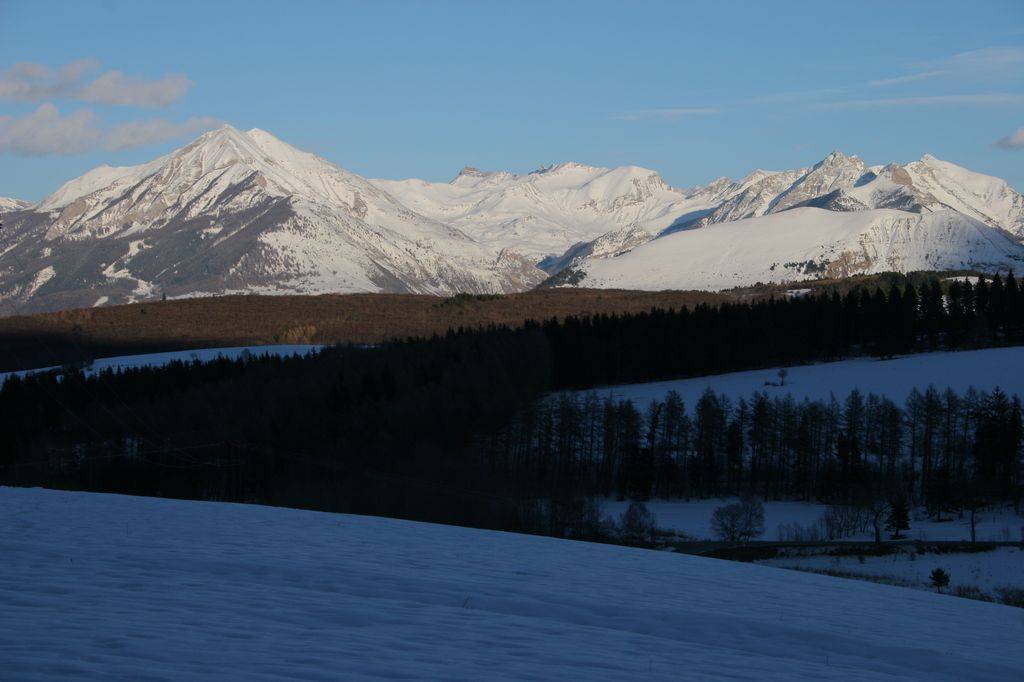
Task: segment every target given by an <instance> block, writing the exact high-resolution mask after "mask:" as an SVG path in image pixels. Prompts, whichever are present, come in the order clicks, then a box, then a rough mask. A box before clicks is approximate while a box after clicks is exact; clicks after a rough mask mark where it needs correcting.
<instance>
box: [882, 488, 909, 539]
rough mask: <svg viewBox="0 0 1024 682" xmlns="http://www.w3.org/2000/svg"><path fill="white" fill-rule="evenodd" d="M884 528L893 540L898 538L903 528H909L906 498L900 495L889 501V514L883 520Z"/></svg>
mask: <svg viewBox="0 0 1024 682" xmlns="http://www.w3.org/2000/svg"><path fill="white" fill-rule="evenodd" d="M885 529H886V530H888V531H889V532H891V533H892V537H893V539H894V540H898V539H900V538H901V537H903V536H902V535H900V533H902V532H903V531H905V530H910V508H909V507H908V506H907V500H906V498H905V497H903V496H902V495H899V496H897V497H896V498H895V499H894V500H893V501H892V502H890V503H889V516H888V518H886V520H885Z"/></svg>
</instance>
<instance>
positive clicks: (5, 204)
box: [0, 197, 32, 213]
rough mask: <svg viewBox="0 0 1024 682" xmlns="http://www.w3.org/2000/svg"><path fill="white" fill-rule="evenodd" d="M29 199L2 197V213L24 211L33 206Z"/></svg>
mask: <svg viewBox="0 0 1024 682" xmlns="http://www.w3.org/2000/svg"><path fill="white" fill-rule="evenodd" d="M31 205H32V204H30V203H29V202H27V201H22V200H21V199H11V198H9V197H0V213H8V212H10V211H23V210H25V209H26V208H28V207H29V206H31Z"/></svg>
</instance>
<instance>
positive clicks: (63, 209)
mask: <svg viewBox="0 0 1024 682" xmlns="http://www.w3.org/2000/svg"><path fill="white" fill-rule="evenodd" d="M0 254H2V255H0V294H2V295H3V296H4V297H5V298H8V299H13V300H14V301H15V302H17V303H19V304H23V305H24V306H25V307H26V308H27V309H49V308H61V307H70V306H71V305H77V306H88V305H92V304H93V303H95V302H96V301H98V300H102V301H103V302H109V303H117V302H123V301H130V300H136V299H141V298H147V297H152V296H156V295H159V294H161V293H166V294H167V295H169V296H185V295H197V294H202V293H222V292H227V291H264V292H276V291H286V292H295V291H307V292H318V291H410V292H429V293H455V292H460V291H468V292H503V291H516V290H521V289H524V288H529V287H530V286H532V285H533V284H535V283H537V282H538V281H539V280H540V279H541V278H542V277H543V273H542V272H541V271H540V270H538V269H537V268H535V267H534V266H533V265H532V264H531V263H530V262H528V261H526V260H525V259H523V258H521V257H520V256H519V255H518V254H517V253H515V252H514V251H513V250H505V251H502V250H501V249H497V248H493V247H492V246H488V245H482V244H481V243H479V242H477V241H475V240H474V239H472V238H470V237H468V236H467V235H466V234H464V233H463V232H461V231H460V230H458V229H457V228H455V227H451V226H449V225H447V224H444V223H441V222H438V221H436V220H433V219H431V218H427V217H425V216H423V215H420V214H418V213H415V212H414V211H412V210H410V209H409V208H407V207H406V206H404V205H402V204H401V203H399V202H398V201H396V200H395V199H394V198H393V197H391V196H390V195H389V194H388V193H387V192H385V191H383V190H381V189H379V188H378V187H376V186H374V185H372V184H371V183H369V182H367V181H366V180H364V179H363V178H361V177H359V176H358V175H355V174H353V173H349V172H347V171H345V170H342V169H341V168H338V167H337V166H334V165H332V164H330V163H328V162H327V161H325V160H323V159H321V158H320V157H317V156H315V155H313V154H309V153H306V152H302V151H300V150H298V149H295V148H294V147H291V146H289V145H287V144H285V143H283V142H281V141H280V140H278V139H277V138H275V137H274V136H272V135H270V134H269V133H266V132H264V131H261V130H250V131H248V132H241V131H239V130H236V129H234V128H232V127H230V126H225V127H223V128H221V129H218V130H215V131H213V132H210V133H207V134H205V135H203V136H202V137H200V138H198V139H197V140H195V141H194V142H192V143H191V144H189V145H187V146H185V147H183V148H181V149H179V150H177V151H175V152H173V153H171V154H169V155H167V156H165V157H161V158H159V159H156V160H155V161H153V162H151V163H148V164H144V165H142V166H134V167H127V168H111V167H101V168H97V169H95V170H93V171H90V172H89V173H86V174H85V175H84V176H82V177H80V178H77V179H75V180H72V181H71V182H68V183H66V184H65V185H63V186H62V187H61V188H60V189H58V190H57V192H55V193H54V194H53V195H52V196H50V197H48V198H47V199H45V200H43V201H42V202H40V204H39V205H38V206H37V207H36V208H35V210H32V211H27V212H22V213H18V214H17V216H16V219H14V220H12V221H11V225H10V226H9V228H6V229H5V230H4V232H3V234H2V236H0ZM40 273H42V274H40ZM41 280H45V281H41Z"/></svg>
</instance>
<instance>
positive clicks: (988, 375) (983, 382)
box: [581, 346, 1024, 410]
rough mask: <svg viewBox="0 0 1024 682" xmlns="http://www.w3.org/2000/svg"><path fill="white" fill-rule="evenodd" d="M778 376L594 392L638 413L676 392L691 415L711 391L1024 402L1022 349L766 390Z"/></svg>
mask: <svg viewBox="0 0 1024 682" xmlns="http://www.w3.org/2000/svg"><path fill="white" fill-rule="evenodd" d="M778 370H779V368H777V367H776V368H771V369H757V370H751V371H747V372H731V373H729V374H718V375H713V376H705V377H697V378H693V379H678V380H673V381H655V382H650V383H645V384H624V385H621V386H608V387H604V388H600V389H595V392H596V393H597V395H598V396H599V397H602V398H604V397H612V398H614V399H615V400H632V401H633V403H634V404H636V406H637V407H638V408H640V409H645V408H646V407H647V405H649V404H650V402H651V401H652V400H664V399H665V396H666V395H668V392H669V391H676V392H678V393H679V394H680V396H681V397H682V399H683V401H684V402H685V403H686V406H687V407H688V408H689V409H691V410H692V409H693V407H694V405H695V404H696V403H697V401H698V400H699V399H700V396H701V394H702V393H704V391H705V390H706V389H708V388H710V389H712V390H713V391H715V392H716V393H719V394H724V395H726V396H728V397H729V399H730V400H733V401H736V400H738V399H740V398H745V399H747V400H749V399H750V397H751V396H752V395H753V394H754V393H755V392H762V391H763V392H765V393H767V394H768V395H769V397H785V396H786V395H791V396H793V398H794V399H796V400H798V401H800V400H803V399H804V398H808V399H810V400H822V401H828V400H829V399H830V398H831V397H832V396H833V395H834V396H835V397H836V399H837V400H839V401H842V400H843V399H845V398H846V396H847V395H849V394H850V392H851V391H853V389H855V388H856V389H858V390H860V392H861V393H863V394H864V395H865V396H867V394H868V393H875V394H877V395H884V396H886V397H888V398H890V399H891V400H893V401H894V402H896V403H897V404H899V405H902V404H903V401H905V400H906V398H907V396H908V395H910V391H911V390H912V389H913V388H915V387H916V388H917V389H918V390H920V391H921V392H924V390H925V389H927V388H928V387H929V386H934V387H935V388H936V389H938V390H939V391H940V392H941V391H944V390H946V389H947V388H951V389H953V390H954V391H956V392H957V393H961V394H962V393H964V392H965V391H967V389H969V388H971V387H974V388H975V389H977V390H979V391H991V390H992V389H993V388H996V387H997V386H998V387H999V388H1001V389H1002V390H1003V391H1004V392H1005V393H1007V394H1009V395H1013V394H1018V395H1020V396H1021V397H1024V346H1016V347H1010V348H986V349H982V350H968V351H955V352H938V353H919V354H916V355H906V356H902V357H897V358H892V359H889V360H878V359H876V358H855V359H853V360H842V361H839V362H822V363H819V364H815V365H799V366H795V367H787V368H786V370H787V371H788V375H787V376H786V383H785V386H770V385H765V382H774V383H778V381H779V376H778ZM587 392H588V391H583V392H581V393H587Z"/></svg>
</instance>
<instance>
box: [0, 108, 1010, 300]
mask: <svg viewBox="0 0 1024 682" xmlns="http://www.w3.org/2000/svg"><path fill="white" fill-rule="evenodd" d="M810 209H817V210H810ZM0 211H3V212H4V222H5V227H4V229H3V231H2V232H0V300H3V301H5V302H6V303H7V306H8V308H9V309H8V310H7V311H6V312H13V311H14V310H22V311H33V310H53V309H61V308H68V307H82V306H90V305H101V304H106V303H119V302H126V301H134V300H141V299H145V298H153V297H157V296H161V295H167V296H170V297H175V296H197V295H204V294H217V293H227V292H263V293H275V292H278V293H292V292H353V291H369V292H376V291H391V292H423V293H437V294H452V293H457V292H481V293H482V292H510V291H520V290H524V289H529V288H532V287H533V286H535V285H537V284H539V283H540V282H542V281H543V280H544V279H545V278H546V277H548V275H556V281H559V282H563V283H566V282H568V283H578V284H580V285H582V286H636V287H638V288H651V287H658V288H661V287H686V288H723V287H727V286H733V285H740V284H744V285H745V284H753V283H755V282H758V281H765V282H767V281H789V280H799V279H806V278H809V277H812V276H815V275H821V274H833V275H835V274H837V275H842V274H852V273H856V272H875V271H878V270H884V269H889V270H893V269H896V270H900V269H902V270H906V269H919V268H939V267H957V268H959V267H978V268H990V269H995V268H1000V269H1006V268H1008V267H1012V266H1014V265H1016V264H1018V263H1020V262H1021V257H1022V256H1024V246H1021V245H1020V244H1019V243H1015V241H1014V239H1016V241H1017V242H1019V241H1020V240H1022V239H1024V197H1022V196H1021V195H1020V194H1018V193H1017V192H1015V191H1014V190H1013V189H1012V188H1011V187H1010V186H1009V185H1008V184H1007V183H1006V182H1004V181H1002V180H1000V179H998V178H993V177H989V176H986V175H981V174H978V173H974V172H971V171H968V170H966V169H964V168H961V167H959V166H957V165H955V164H952V163H949V162H946V161H940V160H938V159H936V158H934V157H932V156H927V155H926V156H924V157H923V158H922V159H921V160H919V161H914V162H912V163H908V164H904V165H901V164H895V163H893V164H889V165H884V166H868V165H867V164H865V162H864V161H862V160H861V159H859V158H858V157H856V156H847V155H845V154H842V153H840V152H833V153H831V154H829V155H828V156H826V157H825V158H824V159H822V160H821V161H820V162H818V163H816V164H814V165H812V166H810V167H807V168H799V169H793V170H783V171H765V170H757V171H754V172H752V173H751V174H749V175H748V176H746V177H744V178H742V179H741V180H738V181H734V180H731V179H729V178H719V179H717V180H714V181H713V182H711V183H709V184H708V185H706V186H703V187H696V188H689V189H680V188H676V187H672V186H670V185H668V184H667V183H666V182H665V181H664V180H662V178H661V176H660V175H659V174H658V173H657V172H655V171H652V170H648V169H644V168H639V167H636V166H623V167H619V168H597V167H592V166H586V165H582V164H579V163H562V164H558V165H555V166H549V167H545V168H541V169H539V170H537V171H534V172H532V173H527V174H515V173H510V172H504V171H502V172H484V171H480V170H477V169H475V168H465V169H463V170H462V172H460V173H459V174H458V176H457V177H455V179H453V180H452V181H451V182H447V183H431V182H425V181H422V180H415V179H411V180H366V179H364V178H362V177H360V176H358V175H355V174H354V173H350V172H348V171H345V170H343V169H341V168H339V167H337V166H335V165H333V164H331V163H329V162H327V161H325V160H324V159H322V158H320V157H317V156H315V155H313V154H309V153H306V152H302V151H300V150H298V149H295V148H294V147H291V146H289V145H287V144H285V143H284V142H282V141H280V140H278V139H277V138H275V137H274V136H273V135H271V134H269V133H266V132H264V131H261V130H250V131H248V132H241V131H239V130H236V129H234V128H232V127H230V126H225V127H223V128H220V129H218V130H215V131H213V132H210V133H207V134H205V135H203V136H202V137H200V138H198V139H197V140H195V141H194V142H192V143H191V144H189V145H187V146H185V147H182V148H181V149H178V150H176V151H174V152H172V153H171V154H168V155H167V156H163V157H160V158H158V159H155V160H153V161H151V162H149V163H146V164H143V165H139V166H129V167H111V166H101V167H99V168H96V169H94V170H91V171H89V172H88V173H86V174H85V175H82V176H81V177H79V178H75V179H73V180H71V181H69V182H67V183H65V184H64V185H63V186H61V187H60V188H59V189H57V191H56V192H54V193H53V194H52V195H50V196H49V197H47V198H46V199H44V200H43V201H41V202H39V203H38V204H35V205H32V206H30V205H28V204H26V203H25V202H18V201H15V200H0ZM844 215H845V216H847V217H845V218H844V217H842V216H844ZM725 225H729V226H733V227H730V228H729V229H718V228H719V227H721V226H725ZM837 226H838V227H837ZM705 231H706V232H705ZM696 233H701V234H699V235H698V234H696ZM731 235H742V237H734V236H731ZM769 235H776V236H774V237H769ZM1008 235H1013V238H1012V239H1011V238H1008ZM761 242H764V243H763V244H762V243H761ZM808 263H813V264H814V265H808ZM567 269H568V270H567ZM560 273H561V274H560Z"/></svg>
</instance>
